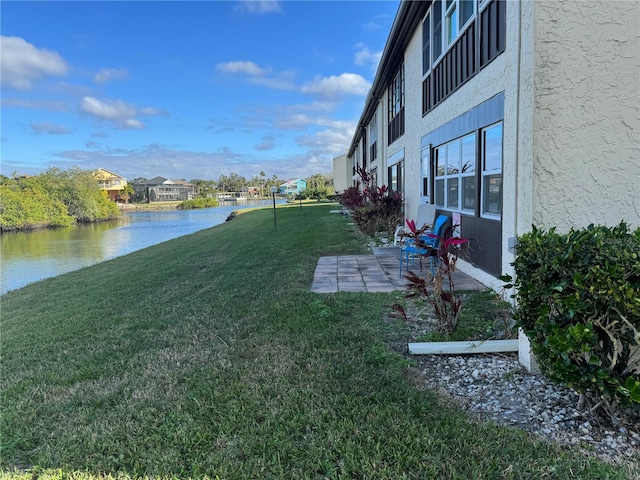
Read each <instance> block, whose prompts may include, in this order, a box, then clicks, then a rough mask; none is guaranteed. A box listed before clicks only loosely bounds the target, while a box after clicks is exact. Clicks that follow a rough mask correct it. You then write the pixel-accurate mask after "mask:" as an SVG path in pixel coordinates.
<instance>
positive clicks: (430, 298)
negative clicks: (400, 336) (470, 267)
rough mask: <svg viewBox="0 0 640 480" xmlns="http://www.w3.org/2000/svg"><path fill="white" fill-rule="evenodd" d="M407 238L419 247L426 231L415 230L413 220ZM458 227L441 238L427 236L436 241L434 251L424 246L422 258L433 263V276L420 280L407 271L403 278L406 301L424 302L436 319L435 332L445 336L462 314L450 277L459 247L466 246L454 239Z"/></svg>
mask: <svg viewBox="0 0 640 480" xmlns="http://www.w3.org/2000/svg"><path fill="white" fill-rule="evenodd" d="M407 226H408V227H409V231H410V232H409V236H410V237H413V239H414V241H415V242H416V243H417V244H418V242H419V240H420V236H421V235H423V234H424V232H425V228H424V227H423V228H421V229H416V225H415V222H414V221H413V220H407ZM456 226H457V225H454V226H450V227H448V228H447V229H445V232H444V234H443V235H442V236H440V237H438V236H436V235H434V234H432V233H427V234H426V235H427V236H428V237H430V238H432V239H435V240H438V242H437V246H436V247H430V246H424V251H425V253H424V254H423V255H422V256H423V257H427V258H429V257H431V258H433V259H434V261H435V263H436V266H435V268H434V269H433V273H431V272H427V274H426V276H425V277H424V278H423V277H421V276H419V275H417V274H416V273H414V272H412V271H411V270H409V271H407V273H406V274H405V275H404V278H406V279H407V282H408V283H407V290H408V293H407V297H420V298H424V299H425V300H426V301H427V302H428V303H429V304H430V305H431V307H432V308H433V312H434V315H435V317H436V322H437V323H436V327H435V331H436V332H438V333H441V334H444V335H448V334H450V333H451V332H453V331H454V330H455V329H456V327H457V326H458V319H459V318H460V312H461V310H462V299H461V297H460V295H459V294H458V293H457V292H456V289H455V285H454V281H453V273H454V272H455V271H456V263H457V261H458V258H459V256H460V254H461V253H462V247H463V246H464V245H465V244H467V243H468V242H469V240H467V239H465V238H458V237H454V236H453V232H454V231H455V228H456Z"/></svg>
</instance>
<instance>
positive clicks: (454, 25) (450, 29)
mask: <svg viewBox="0 0 640 480" xmlns="http://www.w3.org/2000/svg"><path fill="white" fill-rule="evenodd" d="M457 34H458V10H457V9H456V7H455V6H454V7H453V8H452V9H451V11H450V12H449V13H448V14H447V45H448V44H449V43H451V42H452V41H453V39H454V38H456V35H457Z"/></svg>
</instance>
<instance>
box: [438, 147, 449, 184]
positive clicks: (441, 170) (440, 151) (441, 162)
mask: <svg viewBox="0 0 640 480" xmlns="http://www.w3.org/2000/svg"><path fill="white" fill-rule="evenodd" d="M446 148H447V147H440V148H436V177H442V176H444V164H445V162H446V160H447V157H446V155H445V152H446Z"/></svg>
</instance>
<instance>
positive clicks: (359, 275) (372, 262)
mask: <svg viewBox="0 0 640 480" xmlns="http://www.w3.org/2000/svg"><path fill="white" fill-rule="evenodd" d="M399 255H400V252H399V250H398V249H397V248H392V247H385V248H376V249H374V253H373V254H372V255H342V256H331V257H320V258H319V259H318V264H317V265H316V270H315V272H314V275H313V283H312V284H311V291H312V292H316V293H335V292H393V291H395V290H398V291H404V290H405V287H406V283H407V281H406V280H405V279H404V278H402V277H400V270H399V269H400V264H399ZM427 268H428V267H423V269H422V270H423V271H422V272H420V269H419V266H418V263H417V262H416V264H415V267H414V268H410V270H411V271H413V272H415V273H418V274H422V275H426V273H427ZM453 280H454V284H455V286H456V289H457V290H484V289H486V288H487V287H485V286H484V285H483V284H481V283H480V282H478V281H476V280H474V279H472V278H471V277H469V276H468V275H465V274H464V273H462V272H459V271H458V272H455V273H454V277H453Z"/></svg>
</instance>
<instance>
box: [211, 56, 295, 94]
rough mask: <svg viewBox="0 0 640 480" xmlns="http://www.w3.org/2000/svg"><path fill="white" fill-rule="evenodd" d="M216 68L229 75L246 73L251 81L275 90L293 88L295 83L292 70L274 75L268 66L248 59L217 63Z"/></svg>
mask: <svg viewBox="0 0 640 480" xmlns="http://www.w3.org/2000/svg"><path fill="white" fill-rule="evenodd" d="M216 69H217V70H218V71H219V72H223V73H227V74H231V75H236V74H244V75H248V76H249V81H250V82H251V83H253V84H256V85H262V86H265V87H268V88H273V89H276V90H293V89H295V88H296V85H295V83H293V77H294V73H293V72H291V71H286V70H285V71H283V72H280V73H278V74H276V75H271V68H270V67H267V68H263V67H260V66H259V65H256V64H255V63H253V62H249V61H234V62H226V63H219V64H218V65H217V66H216Z"/></svg>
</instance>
